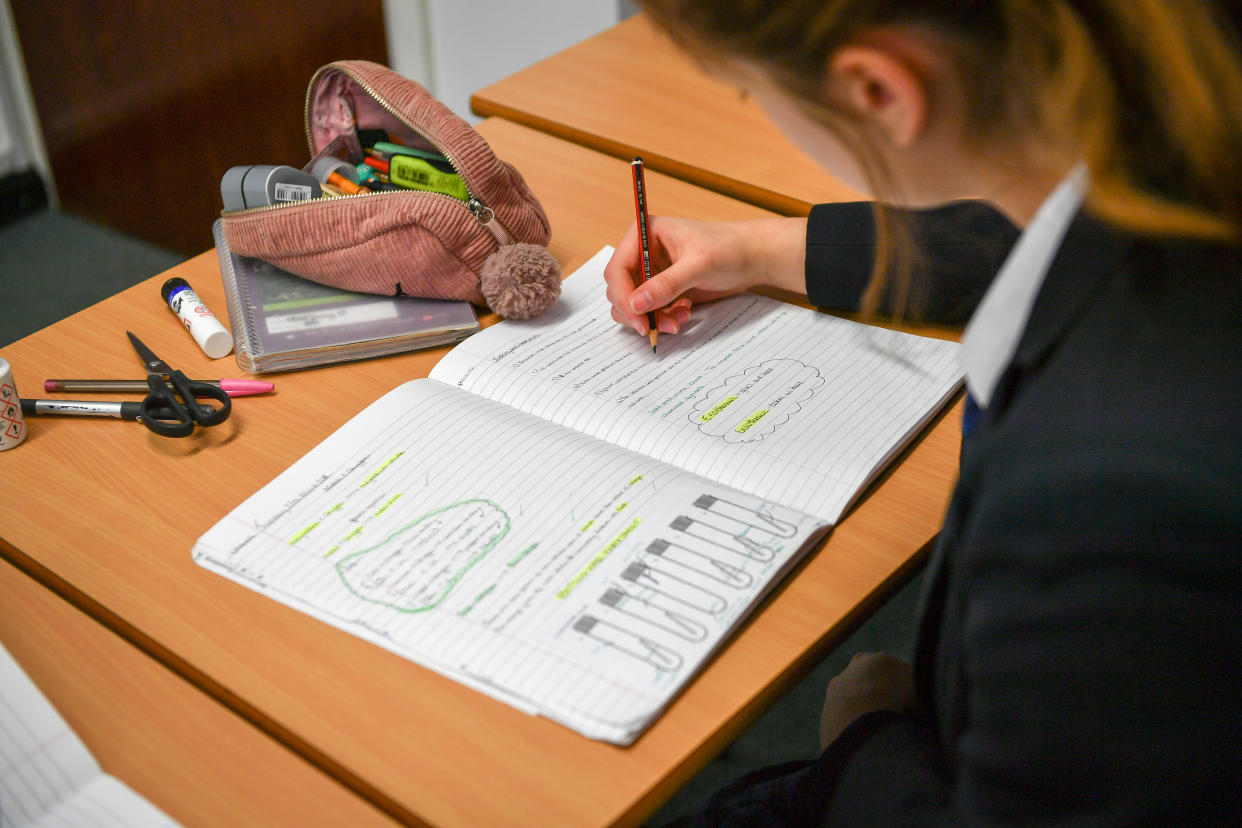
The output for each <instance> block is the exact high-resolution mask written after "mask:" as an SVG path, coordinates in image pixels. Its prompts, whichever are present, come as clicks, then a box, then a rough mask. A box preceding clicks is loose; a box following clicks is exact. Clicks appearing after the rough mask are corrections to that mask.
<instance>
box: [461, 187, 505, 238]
mask: <svg viewBox="0 0 1242 828" xmlns="http://www.w3.org/2000/svg"><path fill="white" fill-rule="evenodd" d="M466 206H467V207H468V208H470V212H472V213H474V217H475V219H477V220H478V222H479V224H481V225H483V226H484V227H486V228H487V230H488V232H490V233H491V234H492V235H493V236H495V237H496V241H497V243H499V244H511V243H512V242H513V237H512V236H510V235H509V231H508V230H506V229H505V227H504V225H503V224H501V223H500V222H499V221H496V214H495V213H494V212H493V211H492V208H491V207H488V206H487V205H486V204H484V203H483V202H481V201H479V200H478V199H477V198H474V197H473V196H471V198H470V200H469V201H467V202H466Z"/></svg>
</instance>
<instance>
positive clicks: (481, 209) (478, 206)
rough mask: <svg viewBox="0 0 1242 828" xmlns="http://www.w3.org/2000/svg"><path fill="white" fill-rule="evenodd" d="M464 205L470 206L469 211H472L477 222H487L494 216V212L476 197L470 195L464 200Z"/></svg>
mask: <svg viewBox="0 0 1242 828" xmlns="http://www.w3.org/2000/svg"><path fill="white" fill-rule="evenodd" d="M466 206H467V207H469V208H470V212H472V213H474V217H475V218H476V219H478V220H479V224H488V223H489V222H491V220H492V219H494V218H496V214H495V213H493V212H492V208H491V207H488V206H487V205H485V204H484V203H483V202H481V201H479V200H478V199H477V198H473V197H471V199H470V200H469V201H467V202H466Z"/></svg>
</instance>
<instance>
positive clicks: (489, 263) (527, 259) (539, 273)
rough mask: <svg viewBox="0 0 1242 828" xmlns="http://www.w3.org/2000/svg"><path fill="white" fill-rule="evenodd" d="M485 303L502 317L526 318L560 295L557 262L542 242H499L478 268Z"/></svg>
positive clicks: (539, 311)
mask: <svg viewBox="0 0 1242 828" xmlns="http://www.w3.org/2000/svg"><path fill="white" fill-rule="evenodd" d="M479 289H480V290H481V291H482V293H483V298H484V299H485V300H486V301H487V306H488V307H490V308H491V309H492V310H494V311H496V313H498V314H500V315H501V316H503V317H505V318H506V319H530V318H531V317H533V316H538V315H539V314H541V313H543V312H544V311H545V310H547V309H548V308H550V307H551V306H552V304H553V303H554V302H556V299H557V297H558V296H560V295H561V263H560V262H558V261H557V260H556V259H555V258H553V256H552V254H551V253H549V252H548V249H547V248H546V247H544V246H543V245H539V244H529V243H526V242H518V243H516V244H502V245H501V246H500V248H499V249H498V250H497V251H496V252H495V253H493V254H492V255H490V256H488V257H487V260H486V261H484V262H483V267H482V268H481V269H480V270H479Z"/></svg>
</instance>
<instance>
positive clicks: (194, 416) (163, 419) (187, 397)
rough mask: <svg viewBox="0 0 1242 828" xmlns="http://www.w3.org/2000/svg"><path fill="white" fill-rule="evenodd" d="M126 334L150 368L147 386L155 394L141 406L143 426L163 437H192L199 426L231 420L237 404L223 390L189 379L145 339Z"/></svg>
mask: <svg viewBox="0 0 1242 828" xmlns="http://www.w3.org/2000/svg"><path fill="white" fill-rule="evenodd" d="M125 333H126V335H128V336H129V341H130V342H131V343H133V346H134V350H135V351H137V352H138V358H139V359H141V360H142V364H143V365H145V366H146V368H147V387H148V388H150V389H151V393H149V394H147V396H146V397H145V398H144V399H143V401H142V402H140V403H139V404H138V421H139V422H140V423H142V424H143V425H144V426H146V427H147V428H149V429H151V430H152V431H154V432H155V433H156V434H159V435H161V436H163V437H188V436H189V435H190V434H191V433H192V432H193V431H194V425H195V423H197V424H198V425H201V426H203V427H204V428H206V427H208V426H214V425H219V424H220V423H222V422H224V421H225V420H227V419H228V418H229V412H230V411H232V409H233V403H232V400H230V399H229V395H228V393H226V392H225V390H224V389H223V388H221V387H220V386H218V385H212V384H211V383H207V382H198V381H196V380H191V379H187V378H186V375H185V374H183V373H181V372H180V371H174V370H173V369H172V368H170V367H168V363H167V362H165V361H164V360H162V359H160V358H159V357H157V356H156V355H155V354H153V353H152V352H151V349H150V348H148V347H147V346H146V345H143V344H142V340H141V339H139V338H138V337H136V336H134V335H133V334H132V333H130V332H129V331H126V332H125ZM169 385H171V386H172V387H171V388H170V387H169ZM174 390H175V391H176V393H175V394H174V393H173V392H174ZM178 397H180V399H178ZM196 397H204V398H208V399H213V400H216V401H217V402H218V403H220V405H219V406H218V407H216V406H211V405H200V404H199V403H198V401H197V400H196V399H195V398H196Z"/></svg>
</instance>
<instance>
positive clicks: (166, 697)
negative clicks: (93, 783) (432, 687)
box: [0, 561, 394, 828]
mask: <svg viewBox="0 0 1242 828" xmlns="http://www.w3.org/2000/svg"><path fill="white" fill-rule="evenodd" d="M0 608H3V609H2V610H0V643H2V644H4V646H5V649H7V650H8V651H9V652H10V653H11V654H12V655H13V657H14V658H15V659H17V662H18V664H20V665H21V666H22V669H23V670H25V671H26V674H27V675H29V676H30V678H31V680H32V681H34V683H35V684H36V685H38V687H39V689H40V690H41V691H42V692H43V695H45V696H47V698H48V700H49V701H51V703H52V706H53V707H55V708H56V709H57V711H58V712H59V713H60V715H61V716H62V717H64V719H65V721H66V722H67V723H68V724H69V726H70V727H71V728H73V731H74V733H76V734H77V735H78V736H79V737H80V738H81V739H82V741H83V742H84V743H85V744H86V746H87V748H88V749H89V750H90V752H91V754H92V755H94V757H95V759H96V761H98V762H99V764H100V765H101V766H102V767H103V769H104V771H106V772H108V773H110V774H112V775H113V776H115V777H117V778H118V779H120V780H121V781H122V782H124V783H125V784H127V785H129V787H131V788H133V789H134V790H135V791H137V792H138V793H140V794H142V795H143V796H144V797H145V798H146V799H148V800H150V801H151V802H152V803H154V804H155V805H156V806H158V807H159V808H160V809H161V810H162V811H164V813H166V814H168V815H169V816H170V817H172V818H173V819H175V820H177V821H178V822H180V823H181V824H182V825H184V826H186V827H187V828H191V827H192V826H195V825H203V826H210V825H349V826H355V825H357V826H364V825H374V826H382V825H388V826H392V825H393V824H394V823H393V822H392V820H390V819H388V818H387V817H385V816H384V815H383V814H382V813H381V812H380V811H378V810H376V809H375V808H374V807H372V806H371V805H370V804H369V803H367V802H366V801H365V800H363V799H361V798H360V797H358V796H356V795H355V794H353V793H351V792H350V791H348V790H346V789H345V788H343V787H341V785H340V784H338V783H337V782H336V781H335V780H333V779H331V778H329V777H327V776H325V775H324V774H323V773H322V772H320V771H319V770H317V769H316V768H314V767H312V766H311V765H309V764H307V762H306V761H305V760H303V759H302V758H301V757H299V756H296V755H294V754H293V753H291V752H290V751H289V750H288V749H287V748H285V747H284V746H283V745H281V744H280V743H279V742H276V741H274V740H273V739H271V738H269V737H268V736H266V735H265V734H263V733H261V732H260V731H258V730H256V729H255V728H254V727H252V726H251V725H249V724H247V723H246V722H244V721H242V720H241V719H239V718H238V717H237V716H235V715H234V714H233V713H232V712H230V711H229V710H228V709H227V708H225V707H223V706H221V705H220V704H219V703H218V702H216V701H215V700H214V699H211V698H209V697H208V696H206V695H204V694H203V693H202V692H201V691H200V690H198V689H197V688H196V687H193V686H192V685H190V684H188V683H186V682H185V681H184V680H183V679H181V678H180V677H178V676H176V675H174V674H173V673H171V672H169V671H168V670H167V669H166V668H164V667H163V666H162V665H160V664H158V663H156V662H155V661H154V660H153V659H151V658H150V657H149V656H147V655H145V654H144V653H142V652H141V651H140V650H137V649H135V648H134V647H133V646H131V645H130V644H129V643H127V642H126V641H124V640H122V639H120V638H118V637H117V636H116V635H114V634H113V633H112V632H111V631H110V630H108V629H107V628H106V627H103V626H102V625H100V624H99V623H98V622H97V621H95V620H94V619H92V618H90V617H88V616H86V615H83V614H82V613H81V612H80V611H79V610H78V609H76V608H75V607H73V606H71V605H70V604H69V603H68V602H66V601H65V600H64V599H63V598H61V597H60V596H58V595H56V594H55V593H53V592H51V591H49V590H48V589H46V588H44V587H43V586H41V585H40V584H38V583H36V582H35V581H33V580H31V579H30V578H28V577H27V576H25V575H24V574H22V573H21V572H18V571H17V570H16V569H14V568H13V567H12V566H11V565H9V564H7V563H5V562H3V561H0Z"/></svg>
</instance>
